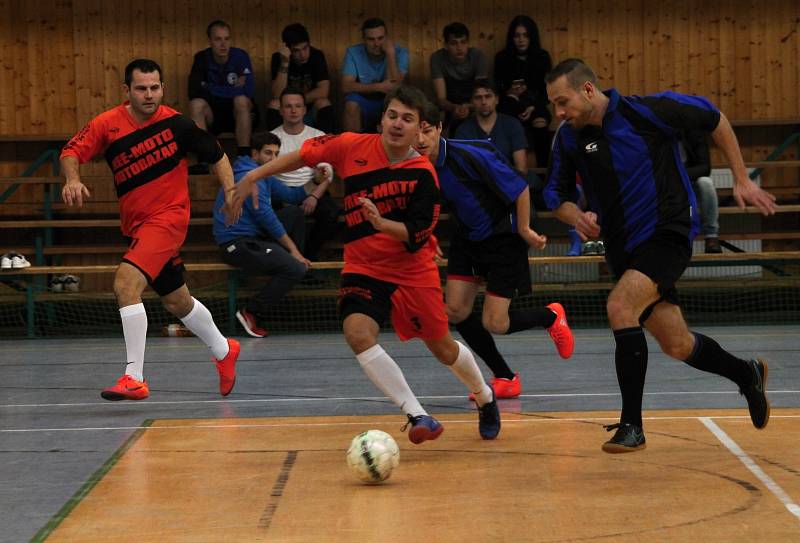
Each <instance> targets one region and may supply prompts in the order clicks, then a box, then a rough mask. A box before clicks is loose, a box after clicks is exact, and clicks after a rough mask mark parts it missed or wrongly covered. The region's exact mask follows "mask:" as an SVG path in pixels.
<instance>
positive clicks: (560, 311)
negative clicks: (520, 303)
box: [547, 302, 575, 359]
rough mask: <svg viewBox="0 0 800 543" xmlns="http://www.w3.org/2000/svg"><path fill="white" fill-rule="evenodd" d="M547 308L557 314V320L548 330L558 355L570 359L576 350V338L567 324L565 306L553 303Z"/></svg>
mask: <svg viewBox="0 0 800 543" xmlns="http://www.w3.org/2000/svg"><path fill="white" fill-rule="evenodd" d="M547 307H548V308H549V309H550V310H551V311H552V312H553V313H555V314H556V320H554V321H553V324H551V325H550V327H549V328H548V329H547V333H548V334H550V337H551V338H552V339H553V343H555V344H556V349H558V355H559V356H560V357H561V358H565V359H566V358H569V357H570V356H572V352H573V351H574V350H575V338H574V337H573V336H572V330H570V327H569V325H568V324H567V314H566V311H564V306H563V305H561V304H560V303H558V302H553V303H552V304H548V305H547Z"/></svg>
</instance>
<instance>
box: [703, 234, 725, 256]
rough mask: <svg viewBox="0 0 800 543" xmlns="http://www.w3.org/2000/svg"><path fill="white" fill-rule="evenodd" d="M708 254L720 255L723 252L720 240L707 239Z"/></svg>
mask: <svg viewBox="0 0 800 543" xmlns="http://www.w3.org/2000/svg"><path fill="white" fill-rule="evenodd" d="M705 245H706V253H709V254H720V253H721V252H722V245H720V243H719V238H706V241H705Z"/></svg>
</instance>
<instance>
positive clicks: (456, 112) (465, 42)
mask: <svg viewBox="0 0 800 543" xmlns="http://www.w3.org/2000/svg"><path fill="white" fill-rule="evenodd" d="M442 39H443V40H444V47H443V48H441V49H439V50H438V51H436V52H434V53H433V54H432V55H431V58H430V68H431V79H432V80H433V90H434V92H435V94H436V103H437V104H438V105H439V107H440V108H441V109H442V110H444V112H445V127H446V128H448V129H449V130H450V134H455V131H456V129H457V128H458V125H459V124H460V123H461V122H462V121H463V120H464V119H466V118H467V117H469V113H470V100H471V98H472V85H473V84H474V83H475V80H476V79H488V78H489V68H488V65H487V63H486V56H485V55H484V54H483V51H481V50H480V49H477V48H475V47H470V46H469V29H468V28H467V25H465V24H464V23H458V22H455V23H450V24H449V25H447V26H445V27H444V30H443V31H442Z"/></svg>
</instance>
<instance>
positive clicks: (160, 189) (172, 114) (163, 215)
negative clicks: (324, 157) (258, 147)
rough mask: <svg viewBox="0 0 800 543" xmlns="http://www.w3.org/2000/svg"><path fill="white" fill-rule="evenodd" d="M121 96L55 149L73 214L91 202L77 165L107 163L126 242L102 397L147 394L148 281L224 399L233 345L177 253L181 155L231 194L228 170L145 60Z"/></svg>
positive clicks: (182, 206)
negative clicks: (123, 354) (113, 356)
mask: <svg viewBox="0 0 800 543" xmlns="http://www.w3.org/2000/svg"><path fill="white" fill-rule="evenodd" d="M124 89H125V94H126V96H127V97H128V100H127V101H126V102H124V103H123V104H121V105H119V106H117V107H115V108H113V109H110V110H108V111H106V112H104V113H101V114H100V115H98V116H97V117H95V118H94V119H92V120H91V121H89V123H88V124H87V125H86V126H85V127H84V128H83V129H82V130H81V131H80V132H78V134H76V135H75V136H74V137H73V138H72V139H71V140H70V141H69V143H67V145H66V146H65V147H64V149H63V150H62V152H61V169H62V170H63V172H64V176H65V177H66V184H65V185H64V188H63V189H62V191H61V196H62V198H63V200H64V202H65V203H66V204H67V205H69V206H71V205H73V204H74V205H77V206H78V207H81V206H82V205H83V199H84V198H87V197H90V193H89V190H88V189H87V188H86V186H85V185H84V184H83V183H82V182H81V177H80V173H79V164H82V163H85V162H87V161H89V160H91V159H93V158H94V157H96V156H98V155H100V154H103V155H104V156H105V158H106V161H107V162H108V165H109V166H110V167H111V171H112V172H113V175H114V184H115V185H116V189H117V197H118V198H119V208H120V219H121V223H122V233H123V235H124V236H125V237H126V239H127V240H128V241H129V246H128V251H127V252H126V253H125V255H124V256H123V257H122V262H121V263H120V265H119V268H117V272H116V275H115V276H114V294H115V295H116V297H117V302H118V303H119V308H120V310H119V313H120V317H121V318H122V331H123V334H124V336H125V347H126V350H127V355H128V364H127V367H126V368H125V373H124V374H123V376H122V377H120V379H119V380H118V381H117V383H116V384H115V385H114V386H112V387H109V388H106V389H104V390H103V391H102V393H101V396H102V397H103V398H105V399H106V400H143V399H145V398H147V397H148V396H149V394H150V392H149V387H148V383H147V381H145V379H144V375H143V371H144V350H145V341H146V336H147V315H146V313H145V310H144V304H142V292H143V291H144V289H145V287H146V286H147V285H148V284H149V285H150V286H151V287H152V288H153V290H154V291H156V293H158V295H159V296H160V297H161V301H162V303H163V304H164V307H165V308H166V309H167V310H168V311H169V312H170V313H172V314H173V315H175V316H176V317H178V318H179V319H180V320H181V322H183V324H184V325H185V326H186V327H187V328H188V329H189V330H191V331H192V332H193V333H194V334H195V335H196V336H197V337H199V338H200V339H201V340H202V341H203V343H205V344H206V345H207V346H208V347H209V348H210V349H211V352H212V354H213V356H214V362H215V363H216V366H217V371H218V372H219V391H220V393H221V394H222V395H223V396H227V395H228V394H229V393H230V392H231V390H232V389H233V385H234V382H235V380H236V359H237V358H238V356H239V343H238V342H237V341H236V340H233V339H226V338H225V336H223V335H222V334H221V333H220V331H219V329H218V328H217V326H216V325H215V324H214V320H213V318H212V317H211V313H210V312H209V311H208V309H206V307H205V306H204V305H203V304H202V303H200V302H199V301H198V300H196V299H195V298H193V297H192V295H191V294H190V293H189V289H188V288H187V287H186V284H185V283H184V280H183V271H184V266H183V261H182V260H181V256H180V253H179V251H180V248H181V245H183V241H184V239H186V232H187V230H188V227H189V187H188V171H187V166H186V159H185V157H186V154H187V153H193V154H195V155H197V158H198V159H199V160H201V161H204V162H209V163H212V164H213V172H214V174H215V175H216V176H217V177H218V178H219V180H220V183H221V184H222V186H223V187H225V188H226V189H228V188H231V187H233V171H232V170H231V165H230V163H229V162H228V158H227V157H226V156H225V153H224V152H223V151H222V148H221V147H220V146H219V144H218V143H217V141H216V140H215V139H214V137H213V136H211V135H210V134H208V133H207V132H206V131H204V130H201V129H200V128H198V127H197V125H195V124H194V122H193V121H191V120H190V119H188V118H186V117H184V116H183V115H181V114H180V113H178V112H177V111H175V110H174V109H171V108H169V107H166V106H163V105H161V100H162V98H163V96H164V84H163V82H162V73H161V68H160V67H159V66H158V64H156V63H155V62H153V61H152V60H148V59H137V60H134V61H133V62H131V63H130V64H128V66H127V67H126V68H125V85H124ZM229 200H230V199H229ZM227 206H228V208H227V211H228V213H227V217H228V220H229V221H231V222H235V221H236V220H237V219H238V214H239V212H237V211H234V208H233V207H232V206H231V205H230V201H229V202H228V203H227ZM240 209H241V208H240Z"/></svg>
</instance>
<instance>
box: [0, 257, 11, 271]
mask: <svg viewBox="0 0 800 543" xmlns="http://www.w3.org/2000/svg"><path fill="white" fill-rule="evenodd" d="M0 269H3V270H10V269H11V253H6V254H4V255H3V256H2V257H0Z"/></svg>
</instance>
